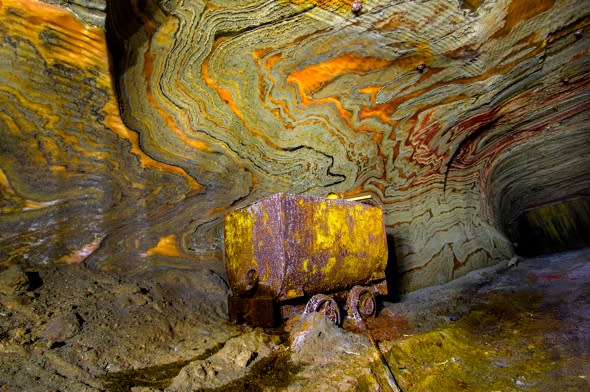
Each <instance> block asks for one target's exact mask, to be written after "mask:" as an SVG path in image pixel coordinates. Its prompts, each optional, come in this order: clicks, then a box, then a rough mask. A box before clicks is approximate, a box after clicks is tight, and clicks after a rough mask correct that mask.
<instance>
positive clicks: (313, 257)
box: [224, 193, 387, 327]
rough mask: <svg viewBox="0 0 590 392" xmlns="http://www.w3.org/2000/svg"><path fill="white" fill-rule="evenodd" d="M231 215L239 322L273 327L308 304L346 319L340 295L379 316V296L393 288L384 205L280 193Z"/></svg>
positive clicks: (228, 256) (233, 315)
mask: <svg viewBox="0 0 590 392" xmlns="http://www.w3.org/2000/svg"><path fill="white" fill-rule="evenodd" d="M224 223H225V265H226V269H227V276H228V281H229V285H230V288H231V290H232V294H231V295H230V296H229V299H228V308H229V316H230V319H231V320H232V321H233V322H238V323H241V322H246V323H247V324H249V325H253V326H263V327H273V326H276V325H277V323H278V322H280V321H284V320H286V319H288V318H289V317H290V316H292V315H293V314H295V313H297V312H301V310H302V309H303V306H304V305H305V310H304V311H305V312H306V313H310V312H322V313H323V314H325V315H326V316H327V317H328V318H329V319H330V320H331V321H332V322H334V323H335V324H340V323H341V321H342V315H341V311H340V306H339V302H340V303H345V308H346V313H347V315H348V317H350V318H352V319H355V320H359V319H361V318H366V317H373V316H374V315H375V313H376V310H377V303H376V299H375V298H376V296H378V295H386V294H387V283H386V281H385V267H386V264H387V239H386V235H385V226H384V224H383V211H382V209H381V208H380V207H376V206H373V205H368V204H363V203H359V202H355V201H350V200H343V199H329V198H323V197H315V196H302V195H291V194H285V193H277V194H274V195H271V196H269V197H267V198H265V199H263V200H261V201H258V202H256V203H254V204H252V205H250V206H248V207H245V208H242V209H239V210H235V211H233V212H231V213H229V214H228V215H226V217H225V222H224ZM306 300H307V303H306V302H305V301H306Z"/></svg>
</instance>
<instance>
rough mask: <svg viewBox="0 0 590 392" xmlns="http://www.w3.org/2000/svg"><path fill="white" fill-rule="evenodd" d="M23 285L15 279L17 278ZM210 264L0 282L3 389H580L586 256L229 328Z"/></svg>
mask: <svg viewBox="0 0 590 392" xmlns="http://www.w3.org/2000/svg"><path fill="white" fill-rule="evenodd" d="M25 283H26V284H25ZM226 295H227V286H226V285H225V282H224V274H223V271H220V270H219V263H211V265H203V266H202V267H201V268H200V269H196V270H191V271H174V270H169V271H154V272H151V273H146V274H144V275H142V276H135V277H115V276H113V275H110V274H108V273H104V272H96V271H91V270H89V269H87V268H85V267H84V266H83V265H74V266H45V267H39V268H35V269H31V270H26V271H22V270H18V269H11V270H6V271H4V272H2V273H1V274H0V391H24V390H26V391H50V390H52V391H58V390H59V391H134V392H139V391H161V390H167V391H192V390H204V391H243V390H251V391H274V390H289V391H308V390H326V391H342V390H361V391H362V390H367V391H373V390H383V391H386V390H389V389H388V385H390V384H391V383H392V380H391V377H389V378H388V373H387V372H388V370H390V371H391V372H392V374H393V375H394V377H395V379H396V380H397V383H398V384H399V386H400V387H401V389H402V390H403V391H458V390H465V391H520V390H525V391H585V390H590V383H589V381H590V249H585V250H580V251H575V252H568V253H562V254H554V255H549V256H543V257H537V258H530V259H521V260H520V262H518V263H517V264H515V265H508V261H506V262H504V263H501V264H498V265H496V266H493V267H490V268H486V269H482V270H479V271H475V272H472V273H470V274H468V275H466V276H464V277H462V278H460V279H457V280H455V281H453V282H451V283H449V284H445V285H441V286H437V287H431V288H428V289H423V290H419V291H416V292H413V293H409V294H407V295H404V296H402V297H401V298H400V299H399V300H396V301H394V302H385V303H383V305H382V308H381V309H380V312H379V315H378V317H377V318H376V319H374V320H371V321H369V322H367V326H368V329H369V331H370V334H371V336H372V338H373V340H374V341H376V342H377V343H376V344H377V346H378V350H379V351H377V348H376V347H375V346H374V345H373V344H372V343H371V339H370V338H369V337H368V335H367V333H366V331H365V330H364V328H363V326H360V325H354V324H353V323H352V322H346V323H345V325H344V328H337V327H334V326H332V325H331V324H330V323H329V322H327V320H326V319H325V318H324V317H323V316H320V315H311V316H306V317H296V318H294V319H293V320H290V322H289V323H287V325H286V326H285V328H284V329H277V330H262V329H259V328H258V329H253V328H249V327H245V326H236V325H233V324H230V323H228V322H227V321H226V317H227V315H226V302H225V301H226Z"/></svg>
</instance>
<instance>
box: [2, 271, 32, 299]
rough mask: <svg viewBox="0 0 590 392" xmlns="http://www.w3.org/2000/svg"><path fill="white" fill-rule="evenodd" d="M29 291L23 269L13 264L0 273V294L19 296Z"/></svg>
mask: <svg viewBox="0 0 590 392" xmlns="http://www.w3.org/2000/svg"><path fill="white" fill-rule="evenodd" d="M28 289H29V278H28V276H27V274H26V273H25V272H24V271H23V268H22V267H21V266H20V265H18V264H15V265H13V266H10V267H8V269H6V270H4V271H2V272H0V293H2V294H4V295H21V294H24V293H25V292H26V291H27V290H28Z"/></svg>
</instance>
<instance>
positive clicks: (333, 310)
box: [305, 294, 341, 325]
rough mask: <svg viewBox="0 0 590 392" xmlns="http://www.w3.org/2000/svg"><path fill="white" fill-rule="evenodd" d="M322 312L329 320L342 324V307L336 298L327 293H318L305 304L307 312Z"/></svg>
mask: <svg viewBox="0 0 590 392" xmlns="http://www.w3.org/2000/svg"><path fill="white" fill-rule="evenodd" d="M313 312H320V313H322V314H323V315H325V316H326V317H327V318H328V320H330V321H331V322H333V323H334V324H336V325H340V320H341V316H340V308H339V307H338V304H337V303H336V301H335V300H334V298H332V297H330V296H329V295H326V294H316V295H314V296H313V297H311V299H310V300H309V301H308V302H307V305H305V313H306V314H307V313H313Z"/></svg>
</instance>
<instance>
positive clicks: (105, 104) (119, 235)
mask: <svg viewBox="0 0 590 392" xmlns="http://www.w3.org/2000/svg"><path fill="white" fill-rule="evenodd" d="M589 24H590V1H588V0H584V1H574V0H570V1H567V0H563V1H553V0H542V1H535V2H530V1H525V0H495V1H491V0H484V1H447V0H424V1H408V0H400V1H364V2H363V7H362V10H361V12H360V13H359V14H358V15H355V14H353V13H352V11H351V9H350V2H349V1H336V0H332V1H330V0H323V1H322V0H317V1H305V0H293V1H286V0H272V1H271V0H267V1H252V2H238V1H229V0H218V1H207V2H203V1H191V2H188V1H187V2H183V1H180V0H168V1H156V0H144V1H139V0H127V1H117V2H116V1H108V2H107V1H101V0H93V1H83V0H78V1H51V2H46V3H43V2H38V1H35V0H25V1H16V0H0V102H1V105H0V140H1V143H0V192H1V199H0V263H1V264H2V265H7V264H13V263H22V264H27V265H35V264H43V263H79V262H85V263H87V264H88V265H89V266H92V267H94V268H100V269H106V270H114V271H116V272H119V273H137V272H140V271H144V270H146V269H155V268H188V269H190V268H191V266H194V265H195V264H196V263H202V262H205V261H210V260H221V259H222V250H221V249H222V246H221V244H222V240H223V232H222V226H221V222H222V219H223V215H224V214H225V213H226V212H227V211H228V210H229V209H232V208H236V207H240V206H244V205H247V204H249V203H251V202H253V201H255V200H257V199H260V198H262V197H264V196H266V195H268V194H270V193H273V192H278V191H288V192H294V193H305V194H313V195H326V194H327V193H328V192H342V193H344V194H347V195H354V194H359V193H369V194H371V195H372V196H373V198H374V200H376V201H377V202H378V203H380V204H382V205H383V208H384V211H385V216H386V226H387V231H388V233H389V235H390V237H391V238H392V244H393V245H392V253H393V255H394V257H395V262H396V264H397V267H396V269H397V271H398V273H399V275H400V285H401V288H402V289H403V290H413V289H416V288H419V287H424V286H429V285H433V284H437V283H442V282H446V281H449V280H451V279H454V278H456V277H459V276H461V275H463V274H465V273H466V272H468V271H470V270H473V269H476V268H480V267H483V266H486V265H490V264H492V263H495V262H497V261H500V260H502V259H506V258H510V257H511V256H512V255H513V254H514V246H515V245H516V246H517V249H518V244H513V243H512V242H513V239H512V238H509V237H508V236H507V233H509V232H510V230H509V229H510V225H512V224H513V223H514V222H515V221H517V220H518V219H519V217H520V216H522V214H523V213H525V212H526V211H529V210H530V209H531V208H536V207H539V206H543V205H549V204H552V205H553V204H555V203H559V202H560V201H568V200H572V199H576V198H582V199H583V198H585V197H588V196H589V195H590V129H589V126H590V122H589V118H588V117H589V115H590V114H589V113H590V111H589V110H588V109H589V108H590V94H589V93H588V91H589V90H588V84H589V82H590V74H589V70H590V64H589V59H590V57H589V50H588V42H589V36H590V31H589ZM107 43H108V44H107ZM109 53H111V58H110V59H109ZM586 245H587V244H586Z"/></svg>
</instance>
